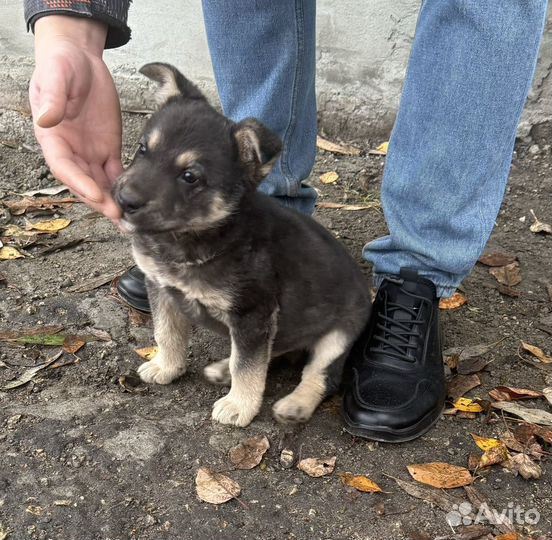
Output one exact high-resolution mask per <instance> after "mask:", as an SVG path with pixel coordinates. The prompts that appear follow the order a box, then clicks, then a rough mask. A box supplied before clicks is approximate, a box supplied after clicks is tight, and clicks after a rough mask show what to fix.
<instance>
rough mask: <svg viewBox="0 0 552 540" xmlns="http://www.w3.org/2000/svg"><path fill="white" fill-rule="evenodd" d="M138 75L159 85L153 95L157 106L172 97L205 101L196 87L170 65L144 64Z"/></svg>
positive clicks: (158, 63)
mask: <svg viewBox="0 0 552 540" xmlns="http://www.w3.org/2000/svg"><path fill="white" fill-rule="evenodd" d="M140 73H141V74H142V75H145V76H146V77H147V78H148V79H151V80H152V81H155V82H157V83H159V85H160V86H159V89H158V90H157V93H156V94H155V98H156V100H157V102H158V103H159V105H163V104H165V103H166V102H167V101H168V100H169V99H171V98H174V97H183V98H185V99H202V100H204V101H207V100H206V98H205V96H204V95H203V94H202V93H201V92H200V91H199V90H198V89H197V87H196V86H195V85H194V84H192V83H191V82H190V81H189V80H188V79H186V77H184V75H182V73H180V71H178V69H176V68H175V67H174V66H171V65H170V64H162V63H160V62H154V63H152V64H146V65H145V66H142V67H141V68H140Z"/></svg>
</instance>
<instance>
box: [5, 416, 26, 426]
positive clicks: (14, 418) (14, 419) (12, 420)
mask: <svg viewBox="0 0 552 540" xmlns="http://www.w3.org/2000/svg"><path fill="white" fill-rule="evenodd" d="M22 416H23V415H21V414H15V415H13V416H10V417H9V418H8V421H7V422H6V427H7V428H8V429H15V424H17V422H19V420H21V417H22Z"/></svg>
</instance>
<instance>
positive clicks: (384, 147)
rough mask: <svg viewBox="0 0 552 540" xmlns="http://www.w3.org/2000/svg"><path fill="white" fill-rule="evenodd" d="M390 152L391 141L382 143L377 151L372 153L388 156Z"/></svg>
mask: <svg viewBox="0 0 552 540" xmlns="http://www.w3.org/2000/svg"><path fill="white" fill-rule="evenodd" d="M388 150H389V141H385V142H383V143H381V144H380V145H379V146H378V147H377V148H376V149H375V150H372V151H371V152H370V153H372V154H380V155H382V156H386V155H387V151H388Z"/></svg>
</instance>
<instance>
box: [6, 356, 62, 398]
mask: <svg viewBox="0 0 552 540" xmlns="http://www.w3.org/2000/svg"><path fill="white" fill-rule="evenodd" d="M62 354H63V351H59V352H58V353H56V354H54V356H52V357H50V358H48V359H47V360H46V362H44V363H43V364H39V365H38V366H34V367H32V368H29V369H27V370H26V371H25V372H23V373H22V374H21V375H20V376H19V377H18V378H17V379H14V380H13V381H8V382H7V383H6V384H5V385H4V386H2V388H1V389H2V390H13V389H14V388H19V387H20V386H23V385H25V384H27V383H28V382H30V381H31V380H32V379H33V378H34V377H35V375H36V374H37V373H38V372H39V371H42V370H43V369H45V368H47V367H48V366H50V365H51V364H53V363H54V362H55V361H56V360H57V359H58V358H59V357H60V356H61V355H62Z"/></svg>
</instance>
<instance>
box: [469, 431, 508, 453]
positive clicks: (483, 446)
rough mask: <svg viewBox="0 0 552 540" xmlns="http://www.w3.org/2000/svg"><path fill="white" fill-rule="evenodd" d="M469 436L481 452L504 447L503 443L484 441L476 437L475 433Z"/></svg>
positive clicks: (482, 438)
mask: <svg viewBox="0 0 552 540" xmlns="http://www.w3.org/2000/svg"><path fill="white" fill-rule="evenodd" d="M471 436H472V437H473V440H474V441H475V444H477V446H479V448H481V450H483V452H486V451H487V450H490V449H491V448H496V447H498V446H504V443H503V442H502V441H499V440H498V439H486V438H485V437H480V436H479V435H476V434H475V433H471Z"/></svg>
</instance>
